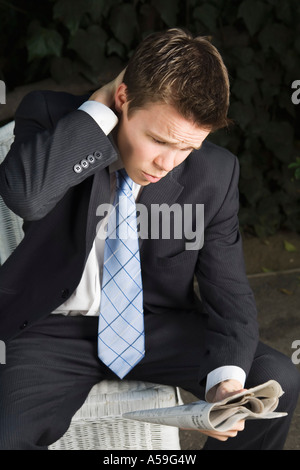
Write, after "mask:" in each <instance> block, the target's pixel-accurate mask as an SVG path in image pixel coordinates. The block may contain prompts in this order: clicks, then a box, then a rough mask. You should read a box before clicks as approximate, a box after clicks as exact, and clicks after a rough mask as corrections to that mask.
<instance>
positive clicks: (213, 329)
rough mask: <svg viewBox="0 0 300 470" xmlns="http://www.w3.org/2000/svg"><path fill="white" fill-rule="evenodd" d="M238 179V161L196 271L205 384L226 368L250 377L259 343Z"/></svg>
mask: <svg viewBox="0 0 300 470" xmlns="http://www.w3.org/2000/svg"><path fill="white" fill-rule="evenodd" d="M238 178H239V165H238V160H237V159H236V158H235V160H234V167H233V172H232V178H231V181H230V184H229V186H228V189H227V192H226V196H225V198H224V200H223V203H222V205H221V207H220V208H219V210H218V212H217V214H216V215H215V217H214V218H213V219H212V220H211V221H210V222H209V224H208V226H207V228H206V230H205V239H204V246H203V248H202V250H200V254H199V259H198V263H197V268H196V278H197V281H198V285H199V290H200V295H201V299H202V304H203V313H204V315H205V316H206V319H207V322H206V325H207V329H206V334H205V341H206V358H207V361H206V363H207V368H206V370H204V373H203V376H202V377H201V378H200V380H203V379H204V378H205V375H207V374H208V373H209V372H211V371H212V370H214V369H217V368H219V367H223V366H237V367H240V368H241V369H243V370H244V371H245V373H246V374H248V372H249V369H250V367H251V364H252V361H253V357H254V353H255V350H256V347H257V343H258V324H257V310H256V305H255V300H254V296H253V292H252V290H251V288H250V286H249V283H248V279H247V276H246V270H245V265H244V256H243V248H242V241H241V236H240V232H239V224H238V210H239V194H238ZM204 369H205V368H204Z"/></svg>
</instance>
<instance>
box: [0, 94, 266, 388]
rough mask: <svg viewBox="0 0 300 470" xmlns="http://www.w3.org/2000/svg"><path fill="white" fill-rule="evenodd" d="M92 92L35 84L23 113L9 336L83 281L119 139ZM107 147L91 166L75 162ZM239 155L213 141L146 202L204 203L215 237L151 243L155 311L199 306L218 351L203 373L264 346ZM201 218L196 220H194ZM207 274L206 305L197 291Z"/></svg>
mask: <svg viewBox="0 0 300 470" xmlns="http://www.w3.org/2000/svg"><path fill="white" fill-rule="evenodd" d="M86 99H87V97H74V96H72V95H70V94H67V93H55V92H33V93H31V94H29V95H27V97H25V99H24V100H23V102H22V103H21V105H20V107H19V109H18V111H17V113H16V116H15V122H16V125H15V142H14V144H13V145H12V148H11V150H10V152H9V154H8V155H7V158H6V160H5V161H4V163H3V164H2V165H1V166H0V194H1V196H2V197H3V199H4V201H5V203H6V204H7V206H8V207H10V208H11V209H12V210H13V211H14V212H15V213H17V214H18V215H19V216H20V217H22V218H23V219H24V220H25V223H24V231H25V237H24V239H23V241H22V242H21V244H20V245H19V246H18V247H17V249H16V250H15V251H14V253H13V254H12V255H11V256H10V257H9V259H8V260H7V261H6V262H5V263H4V265H3V266H2V267H1V268H0V338H1V339H2V340H9V339H10V338H13V337H15V336H16V335H18V334H20V333H21V332H22V331H23V329H24V328H28V327H30V325H32V324H34V323H35V322H36V321H38V320H39V319H42V318H43V317H46V316H47V315H49V314H50V313H51V312H52V311H53V310H54V309H55V308H57V307H58V306H59V305H61V304H62V303H63V302H64V300H66V299H67V298H68V297H69V296H70V295H71V294H72V293H73V292H74V290H75V289H76V287H77V285H78V284H79V282H80V279H81V276H82V272H83V269H84V266H85V262H86V260H87V257H88V254H89V251H90V249H91V247H92V243H93V240H94V238H95V235H96V225H97V224H98V223H99V217H97V216H96V210H97V207H98V206H99V205H100V204H102V203H108V202H109V197H110V189H109V185H110V182H109V173H108V166H109V165H110V164H111V163H112V162H114V161H115V160H116V159H117V155H116V152H115V149H114V147H113V145H112V144H111V142H110V140H109V139H108V138H107V137H106V136H105V135H104V134H103V132H102V131H101V129H100V128H99V127H98V125H97V124H96V123H95V121H94V120H93V119H92V118H91V117H90V116H89V115H88V114H87V113H85V112H83V111H79V110H78V109H77V108H78V107H79V106H80V104H81V103H82V102H83V101H85V100H86ZM94 152H98V153H97V154H96V155H97V156H98V158H97V159H95V162H94V163H93V164H90V166H89V167H88V168H87V169H84V170H83V171H81V172H79V173H77V172H76V171H74V166H75V165H76V164H78V163H80V161H81V160H82V159H85V158H86V157H87V156H88V155H90V154H94ZM238 176H239V168H238V161H237V159H236V157H235V156H234V155H232V154H231V153H230V152H228V151H227V150H224V149H222V148H220V147H217V146H216V145H213V144H211V143H209V142H205V143H204V144H203V146H202V148H201V150H199V151H194V152H193V153H192V154H191V155H190V156H189V157H188V158H187V159H186V161H184V162H183V163H182V164H181V165H179V166H178V167H177V168H175V169H174V170H173V171H171V172H170V173H169V174H168V175H167V176H166V177H165V178H163V179H162V180H161V181H159V182H158V183H155V184H150V185H149V186H147V187H145V188H144V189H143V192H142V195H141V199H140V201H139V202H140V203H141V204H142V203H143V204H144V205H146V206H147V207H148V208H150V207H151V204H163V203H166V204H169V205H172V204H175V203H177V204H180V205H181V206H183V205H184V204H194V205H195V204H204V214H205V217H204V246H203V247H202V248H201V249H200V250H186V249H185V246H186V245H185V243H186V242H187V241H190V240H186V239H185V238H184V234H183V237H182V238H181V239H176V238H175V237H174V236H173V237H172V236H171V239H169V240H165V239H144V240H142V243H141V262H142V276H143V285H144V307H145V312H147V311H149V312H155V313H156V312H157V313H159V314H163V313H164V312H166V311H168V312H170V311H174V312H175V311H176V312H177V313H179V312H180V313H182V318H183V320H182V321H183V327H184V315H185V312H188V311H190V310H195V309H198V310H199V315H202V316H203V318H205V324H206V326H205V338H206V352H205V358H206V359H205V360H204V361H203V365H202V366H201V370H200V371H199V377H200V379H201V378H203V377H205V376H206V375H207V373H208V372H209V371H211V370H213V369H214V368H216V367H220V366H223V365H237V366H240V367H242V368H243V369H244V370H245V371H246V373H247V372H248V371H249V368H250V366H251V363H252V360H253V355H254V352H255V350H256V346H257V341H258V333H257V322H256V307H255V302H254V299H253V294H252V291H251V289H250V287H249V284H248V281H247V278H246V275H245V268H244V262H243V253H242V245H241V239H240V234H239V230H238V217H237V213H238V208H239V202H238ZM194 222H195V221H194ZM194 276H196V278H197V281H198V285H199V290H200V295H201V301H202V304H201V305H202V306H200V303H199V302H198V301H197V299H196V298H195V295H194Z"/></svg>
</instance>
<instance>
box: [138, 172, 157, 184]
mask: <svg viewBox="0 0 300 470" xmlns="http://www.w3.org/2000/svg"><path fill="white" fill-rule="evenodd" d="M142 173H143V175H144V177H145V178H146V180H147V181H149V182H150V183H157V182H158V181H159V180H161V179H162V176H153V175H149V173H145V171H143V172H142Z"/></svg>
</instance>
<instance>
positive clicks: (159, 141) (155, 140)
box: [152, 137, 166, 145]
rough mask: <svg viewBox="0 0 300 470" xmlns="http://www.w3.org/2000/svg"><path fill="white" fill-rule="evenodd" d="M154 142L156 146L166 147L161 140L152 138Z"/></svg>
mask: <svg viewBox="0 0 300 470" xmlns="http://www.w3.org/2000/svg"><path fill="white" fill-rule="evenodd" d="M152 140H153V141H154V142H155V143H156V144H160V145H165V144H166V142H162V141H161V140H157V139H155V137H152Z"/></svg>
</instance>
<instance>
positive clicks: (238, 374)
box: [205, 366, 246, 395]
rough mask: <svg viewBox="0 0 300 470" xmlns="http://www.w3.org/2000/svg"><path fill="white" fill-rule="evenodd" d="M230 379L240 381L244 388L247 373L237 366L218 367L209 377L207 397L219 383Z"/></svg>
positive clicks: (207, 380)
mask: <svg viewBox="0 0 300 470" xmlns="http://www.w3.org/2000/svg"><path fill="white" fill-rule="evenodd" d="M230 379H234V380H238V381H239V382H240V383H241V385H242V388H243V387H244V385H245V381H246V373H245V372H244V371H243V369H241V368H240V367H237V366H224V367H218V368H217V369H215V370H213V371H212V372H210V373H209V374H208V375H207V379H206V390H205V395H206V394H207V392H208V391H209V390H210V389H211V388H212V387H214V386H215V385H217V384H218V383H220V382H223V381H224V380H230Z"/></svg>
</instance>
